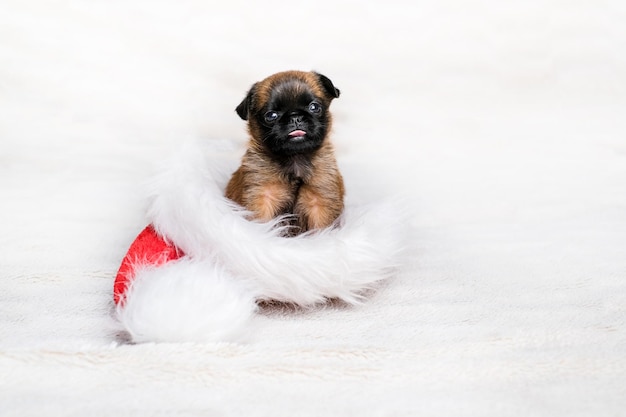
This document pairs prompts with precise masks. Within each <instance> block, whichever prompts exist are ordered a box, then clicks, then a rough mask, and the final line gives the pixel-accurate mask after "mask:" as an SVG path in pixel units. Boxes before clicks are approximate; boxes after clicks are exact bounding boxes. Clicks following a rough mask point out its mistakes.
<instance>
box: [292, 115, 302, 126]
mask: <svg viewBox="0 0 626 417" xmlns="http://www.w3.org/2000/svg"><path fill="white" fill-rule="evenodd" d="M302 119H303V117H302V115H301V114H296V115H291V123H293V124H295V125H296V126H298V125H300V124H301V123H302Z"/></svg>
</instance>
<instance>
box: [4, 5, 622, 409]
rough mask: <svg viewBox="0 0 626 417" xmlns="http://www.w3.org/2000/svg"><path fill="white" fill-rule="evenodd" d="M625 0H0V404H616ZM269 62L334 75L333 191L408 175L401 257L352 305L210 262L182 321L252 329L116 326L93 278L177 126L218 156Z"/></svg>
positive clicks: (227, 157)
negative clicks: (286, 290)
mask: <svg viewBox="0 0 626 417" xmlns="http://www.w3.org/2000/svg"><path fill="white" fill-rule="evenodd" d="M624 7H625V6H624V2H623V1H618V0H607V1H604V2H592V1H573V2H556V1H545V0H542V1H539V0H529V1H509V0H504V1H495V0H479V1H472V2H466V1H461V0H442V1H436V2H420V1H411V2H408V1H399V0H388V1H385V2H379V3H369V2H355V1H343V0H338V1H332V2H331V1H326V0H319V1H317V2H307V3H297V2H281V1H278V2H269V3H268V2H251V1H243V0H230V1H228V2H221V3H216V2H208V1H195V0H188V1H170V2H154V1H150V2H148V1H140V0H128V1H124V2H116V1H98V0H95V1H74V0H62V1H57V2H44V1H38V0H20V1H17V0H5V1H2V2H0V232H1V233H0V415H1V416H3V417H5V416H6V417H29V416H37V417H40V416H80V417H83V416H112V415H113V416H119V417H124V416H169V415H173V416H213V415H215V416H251V417H254V416H272V417H275V416H437V417H442V416H450V417H462V416H493V417H522V416H523V417H526V416H541V417H555V416H564V417H565V416H566V417H578V416H620V415H622V414H623V413H624V410H625V409H626V354H625V352H626V333H625V332H626V310H625V306H626V193H625V190H626V140H625V136H624V132H626V117H624V114H626V78H625V77H624V74H626V67H625V64H624V59H623V56H624V54H623V51H624V45H625V44H626V26H625V25H624V19H625V18H624V16H625V13H626V10H625V9H624ZM288 69H300V70H317V71H319V72H321V73H323V74H325V75H327V76H328V77H329V78H330V79H331V80H332V81H333V83H334V84H335V85H336V86H337V87H338V88H339V89H341V97H340V98H339V99H337V100H335V101H333V104H332V111H333V115H334V118H333V132H332V138H333V142H334V144H335V145H336V148H337V159H338V163H339V168H340V169H341V171H342V173H343V175H344V178H345V182H346V189H347V197H346V204H347V205H350V206H351V207H356V208H358V207H366V206H367V205H370V204H374V205H377V204H383V203H384V202H385V201H391V198H392V197H395V196H398V195H399V196H400V197H401V198H404V199H406V201H405V203H404V207H405V208H406V209H407V210H408V212H409V213H410V220H408V222H407V223H406V224H405V225H403V227H402V230H403V232H404V233H405V234H406V237H407V242H408V246H407V252H408V255H407V256H408V259H407V262H406V263H405V264H404V266H403V268H401V269H400V270H399V271H398V273H397V274H395V275H393V276H392V277H391V276H390V277H389V279H386V280H383V281H381V282H380V283H378V285H376V286H375V288H372V290H371V292H369V293H367V294H365V295H366V297H365V298H364V299H363V300H362V301H361V303H360V304H356V305H349V304H345V303H341V302H335V303H330V304H327V305H323V306H313V307H309V308H304V309H298V308H293V307H291V306H289V305H278V304H270V305H264V306H260V307H259V308H257V307H256V306H255V304H254V303H253V302H252V297H251V296H250V294H248V293H247V292H245V291H242V288H241V287H240V286H239V285H238V284H237V283H235V284H233V282H232V281H228V280H223V281H220V283H221V284H223V286H222V288H221V293H220V294H222V295H221V298H219V299H212V298H210V294H206V295H205V297H207V300H208V301H210V302H212V303H219V302H223V303H224V305H237V306H239V307H241V308H240V309H237V311H238V312H239V314H237V315H230V314H224V315H220V316H210V315H209V316H207V321H206V322H204V323H202V324H203V325H206V326H209V327H210V328H213V329H215V328H217V327H214V325H215V324H216V323H217V324H220V323H222V324H223V323H224V322H228V321H229V320H235V321H236V323H247V325H249V326H250V327H243V328H248V329H251V330H250V331H245V332H243V333H241V334H239V333H238V334H235V333H233V334H229V333H222V334H218V333H217V332H216V333H214V334H212V335H211V337H213V338H216V339H220V338H223V337H225V338H228V339H229V340H233V341H232V342H215V341H210V340H207V341H203V342H197V341H196V342H192V341H185V342H176V343H163V342H159V343H137V344H133V343H130V342H129V339H130V338H131V337H134V338H135V340H139V341H141V340H142V335H141V334H135V335H132V334H130V333H129V332H128V331H121V330H120V323H119V322H117V321H116V311H115V307H114V303H113V299H112V294H111V292H112V286H113V282H114V279H115V275H116V272H117V270H118V267H119V266H120V263H121V261H122V259H123V258H124V256H125V254H126V251H127V250H128V248H129V245H130V244H131V242H132V241H133V240H134V239H135V237H136V236H137V235H138V234H139V233H140V232H141V231H142V230H143V229H144V227H145V226H146V225H147V224H149V223H150V222H151V221H152V219H154V216H155V215H158V213H157V212H153V211H151V210H150V208H151V205H150V204H151V202H152V201H153V200H152V199H153V197H154V195H155V194H154V185H155V183H154V180H153V179H154V178H155V176H156V177H158V176H159V175H162V174H163V173H165V172H167V170H168V165H167V164H168V162H167V161H169V160H171V158H172V156H173V155H175V154H176V153H178V152H179V151H180V150H181V147H182V146H183V143H186V142H188V140H196V141H199V142H201V143H207V144H211V145H214V146H213V148H216V147H217V148H220V152H221V157H220V158H218V161H217V162H214V165H215V166H214V167H212V169H213V168H214V169H215V171H216V172H222V173H228V172H232V170H234V169H236V167H237V164H238V163H239V158H240V157H241V155H242V152H243V150H244V144H245V140H246V132H245V123H244V122H243V121H241V120H240V119H239V118H238V116H237V114H236V113H235V111H234V109H235V106H236V105H237V104H238V103H240V102H241V100H242V99H243V98H244V96H245V92H246V91H247V90H248V89H249V88H250V86H251V85H252V83H253V82H255V81H256V80H259V79H262V78H264V77H265V76H267V75H269V74H271V73H273V72H277V71H283V70H288ZM164 165H165V166H164ZM172 168H173V167H172ZM222 186H223V184H222ZM174 191H175V190H174ZM183 195H184V193H183ZM160 213H162V212H160ZM167 217H168V218H170V217H171V216H167ZM376 220H377V221H380V222H383V221H384V220H385V219H376ZM333 250H334V249H333ZM316 253H318V252H316ZM223 256H227V253H225V254H224V255H223ZM175 262H188V260H185V259H181V260H178V261H175ZM187 266H188V267H189V268H196V267H197V268H198V269H204V267H205V265H195V264H189V265H187ZM356 266H359V264H358V263H357V265H356ZM213 272H214V273H215V274H216V275H219V276H222V274H224V275H225V276H231V274H232V272H233V271H231V270H225V269H223V268H217V269H216V270H215V271H213ZM149 277H150V276H149V275H146V281H147V282H154V283H155V284H156V282H157V280H159V279H160V277H159V276H152V278H154V280H152V281H151V280H149V279H147V278H149ZM201 283H202V280H200V281H197V280H193V279H189V280H182V281H181V285H177V286H175V287H174V288H175V289H181V288H187V291H198V292H201V291H203V287H202V286H201V285H200V284H201ZM244 284H245V283H244ZM244 286H245V285H244ZM153 289H154V291H155V292H157V293H158V294H163V293H166V292H169V289H168V288H167V286H166V287H162V286H161V287H160V286H158V285H155V286H154V287H153ZM181 300H182V299H181V298H178V297H171V298H170V300H169V301H170V302H172V301H176V302H179V305H178V306H177V307H178V308H179V309H183V308H185V307H189V308H193V309H194V312H196V313H199V314H200V315H202V308H203V306H202V305H193V306H192V305H186V304H184V300H182V301H181ZM145 306H146V308H153V307H154V311H152V312H149V314H147V315H144V317H152V318H153V319H155V320H156V321H157V323H158V321H159V319H161V317H163V316H159V314H163V315H164V316H165V317H166V315H167V310H166V309H160V308H158V305H155V304H150V303H147V304H145ZM169 307H171V305H169ZM224 311H226V310H224ZM226 312H228V311H226ZM211 320H214V321H211ZM163 330H164V333H163V334H162V335H160V337H162V338H163V339H164V340H167V339H168V338H169V337H170V336H171V333H168V331H169V330H171V329H163ZM179 330H184V332H182V334H183V335H186V334H189V335H194V334H195V332H194V329H192V328H187V329H179ZM187 331H188V333H187ZM180 335H181V333H179V334H178V336H180Z"/></svg>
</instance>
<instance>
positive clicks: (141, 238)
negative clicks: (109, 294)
mask: <svg viewBox="0 0 626 417" xmlns="http://www.w3.org/2000/svg"><path fill="white" fill-rule="evenodd" d="M182 256H184V253H183V252H182V251H181V250H180V249H178V248H177V247H176V246H174V245H172V244H171V243H169V242H167V241H166V240H165V239H163V238H162V237H161V236H159V234H158V233H157V232H156V230H154V227H152V225H149V226H147V227H146V228H145V229H143V231H142V232H141V233H140V234H139V235H138V236H137V237H136V238H135V240H134V241H133V243H132V244H131V245H130V248H129V249H128V252H127V253H126V256H125V257H124V259H123V260H122V265H121V266H120V269H119V270H118V272H117V276H116V277H115V283H114V284H113V300H114V301H115V304H117V305H119V304H120V303H123V302H124V299H125V295H126V290H127V289H128V287H129V286H130V284H131V282H132V280H133V279H134V277H135V274H136V273H137V268H138V267H142V268H144V267H146V266H153V267H156V266H160V265H163V264H165V263H166V262H169V261H173V260H176V259H179V258H180V257H182Z"/></svg>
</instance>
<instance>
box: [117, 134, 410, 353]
mask: <svg viewBox="0 0 626 417" xmlns="http://www.w3.org/2000/svg"><path fill="white" fill-rule="evenodd" d="M221 156H222V157H223V155H220V153H219V152H218V151H217V150H216V149H210V148H205V149H201V148H200V147H199V145H198V144H195V145H188V146H186V149H185V150H183V151H182V152H181V155H180V156H179V157H178V158H177V160H176V161H175V162H174V163H171V164H169V165H168V167H167V168H166V169H164V170H163V171H162V172H161V174H160V175H159V177H158V178H157V179H156V180H155V181H154V183H153V187H152V190H151V193H150V204H149V209H148V218H149V220H150V225H149V226H148V227H146V228H145V229H144V230H143V231H142V232H141V233H140V234H139V236H138V237H137V239H136V240H135V241H134V242H133V244H132V245H131V247H130V249H129V250H128V253H127V254H126V256H125V257H124V260H123V261H122V265H121V267H120V269H119V272H118V274H117V277H116V280H115V284H114V301H115V304H116V314H117V318H118V319H119V321H120V322H121V323H122V325H123V327H124V328H125V330H126V331H128V333H129V334H130V335H131V337H132V339H133V341H135V342H145V341H153V342H158V341H233V340H237V339H238V338H239V336H241V335H242V334H245V333H246V332H247V330H248V324H249V323H250V320H251V318H252V317H253V315H254V314H255V312H256V310H257V302H258V301H262V300H275V301H281V302H286V303H291V304H295V305H299V306H304V307H308V306H313V305H316V304H320V303H324V302H326V301H327V300H329V299H339V300H343V301H344V302H347V303H351V304H354V303H359V302H361V301H362V300H363V299H364V296H365V295H366V294H367V292H368V290H371V289H373V288H375V287H376V286H377V283H379V282H380V281H382V280H384V279H387V278H389V277H390V276H392V275H393V274H394V272H395V271H396V270H397V267H398V266H399V265H400V263H401V258H402V256H401V255H402V252H403V242H404V235H405V230H406V223H405V219H406V216H404V215H401V214H400V213H401V212H402V210H401V209H400V207H401V206H402V205H398V204H394V202H386V203H385V202H378V203H376V204H372V205H360V206H354V205H350V204H348V205H347V206H346V209H345V211H344V213H343V214H342V216H341V217H340V219H339V222H338V227H334V228H329V229H326V230H322V231H317V232H313V233H308V234H303V235H300V236H297V237H290V238H285V237H282V236H281V231H280V226H279V224H280V219H277V220H274V221H271V222H268V223H259V222H254V221H250V220H248V219H247V218H246V213H245V212H244V211H243V210H242V209H241V208H240V207H238V206H236V205H235V204H234V203H232V202H231V201H230V200H228V199H226V198H225V197H224V196H223V186H224V184H225V182H226V180H227V178H228V176H229V174H230V172H231V171H230V170H227V169H225V168H224V167H223V164H221V163H219V162H218V161H219V159H220V157H221Z"/></svg>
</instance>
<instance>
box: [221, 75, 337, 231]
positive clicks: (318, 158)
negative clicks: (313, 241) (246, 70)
mask: <svg viewBox="0 0 626 417" xmlns="http://www.w3.org/2000/svg"><path fill="white" fill-rule="evenodd" d="M283 77H297V78H298V79H300V80H303V81H305V82H306V83H307V85H308V86H309V87H310V88H311V89H312V90H313V91H314V92H315V94H316V95H319V96H321V97H324V92H323V90H322V88H321V87H320V86H319V85H318V81H317V78H316V77H315V75H314V74H313V73H304V72H298V71H289V72H285V73H279V74H275V75H274V76H271V77H269V78H267V79H266V80H264V81H262V82H261V83H258V88H257V90H256V91H257V95H256V99H257V101H258V103H257V105H256V107H258V108H261V107H263V106H264V105H265V104H266V102H267V100H268V97H269V95H270V91H271V88H273V85H274V84H275V82H277V81H280V80H281V79H284V78H283ZM330 100H331V99H328V100H327V102H326V103H324V104H325V105H327V106H328V105H329V103H330ZM330 124H331V118H330V114H329V115H328V125H329V128H328V131H329V132H330V130H331V129H330ZM248 132H249V133H250V141H249V143H248V149H247V151H246V153H245V155H244V156H243V158H242V162H241V166H240V167H239V169H237V171H235V173H234V174H233V176H232V178H231V179H230V181H229V183H228V185H227V187H226V197H228V198H230V199H231V200H233V201H235V202H236V203H238V204H240V205H241V206H243V207H244V208H246V209H247V210H249V211H250V212H251V213H252V217H253V218H255V219H258V220H262V221H267V220H270V219H272V218H275V217H277V216H280V215H283V214H293V215H294V216H295V220H294V223H295V224H294V225H296V226H298V230H297V231H296V233H294V234H297V233H301V232H304V231H308V230H313V229H321V228H325V227H328V226H330V225H331V224H332V223H333V222H334V221H335V220H336V219H337V217H338V216H339V215H340V214H341V212H342V211H343V207H344V205H343V197H344V192H345V191H344V184H343V179H342V177H341V174H340V172H339V169H338V167H337V162H336V160H335V156H334V152H333V147H332V144H331V143H330V142H329V140H328V138H326V139H325V140H324V142H323V144H322V146H321V148H319V149H318V150H317V151H315V152H314V153H313V154H311V155H306V156H298V157H295V158H293V162H292V164H291V165H290V166H281V165H280V164H279V163H277V162H275V161H274V160H273V159H272V158H270V156H269V154H268V152H267V150H266V149H265V148H264V147H263V145H262V142H261V140H260V131H259V128H258V126H256V124H255V122H254V121H249V123H248Z"/></svg>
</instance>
